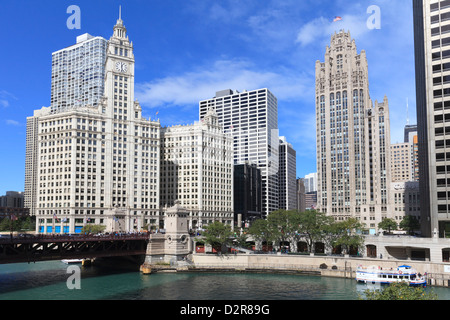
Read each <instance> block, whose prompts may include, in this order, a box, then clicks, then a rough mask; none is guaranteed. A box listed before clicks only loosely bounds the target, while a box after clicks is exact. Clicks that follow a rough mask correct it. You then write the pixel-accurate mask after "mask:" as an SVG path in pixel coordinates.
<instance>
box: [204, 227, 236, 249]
mask: <svg viewBox="0 0 450 320" xmlns="http://www.w3.org/2000/svg"><path fill="white" fill-rule="evenodd" d="M232 235H233V232H232V231H231V227H230V226H229V225H226V224H223V223H222V222H219V221H214V223H212V224H209V225H207V226H206V227H205V231H204V232H203V236H204V239H203V241H205V243H207V244H209V245H211V247H213V248H215V249H216V250H218V251H221V249H222V247H223V246H225V245H228V244H230V243H231V241H232V238H231V236H232Z"/></svg>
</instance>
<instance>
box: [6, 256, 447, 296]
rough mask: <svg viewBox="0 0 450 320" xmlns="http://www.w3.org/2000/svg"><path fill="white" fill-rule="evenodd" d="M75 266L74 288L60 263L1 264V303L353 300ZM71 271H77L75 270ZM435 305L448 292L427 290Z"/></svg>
mask: <svg viewBox="0 0 450 320" xmlns="http://www.w3.org/2000/svg"><path fill="white" fill-rule="evenodd" d="M77 266H79V268H80V269H79V270H80V271H81V272H80V279H79V280H80V281H79V284H80V286H79V289H76V288H73V287H72V288H71V286H70V281H71V277H72V276H73V274H72V272H71V271H70V270H71V268H70V267H72V266H68V265H66V264H64V263H62V262H61V261H48V262H38V263H30V264H27V263H19V264H4V265H0V300H358V299H359V295H360V294H362V293H363V291H364V289H366V288H367V287H365V285H362V284H357V283H356V281H355V280H354V279H342V278H330V277H320V276H305V275H283V274H267V273H264V274H259V273H221V274H219V273H193V272H186V273H156V274H151V275H143V274H142V273H140V272H139V266H138V265H133V264H119V263H111V264H103V265H95V264H94V265H92V266H81V265H77ZM75 268H76V267H75ZM426 290H432V291H433V292H435V293H436V294H437V295H438V297H439V299H440V300H449V299H450V289H449V288H443V287H428V288H427V289H426Z"/></svg>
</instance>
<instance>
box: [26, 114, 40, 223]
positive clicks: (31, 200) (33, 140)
mask: <svg viewBox="0 0 450 320" xmlns="http://www.w3.org/2000/svg"><path fill="white" fill-rule="evenodd" d="M37 137H38V118H37V117H27V135H26V147H25V190H24V207H25V208H28V209H29V212H30V214H31V215H33V216H34V215H35V214H36V202H37V198H36V191H37V189H36V186H37V175H38V141H37Z"/></svg>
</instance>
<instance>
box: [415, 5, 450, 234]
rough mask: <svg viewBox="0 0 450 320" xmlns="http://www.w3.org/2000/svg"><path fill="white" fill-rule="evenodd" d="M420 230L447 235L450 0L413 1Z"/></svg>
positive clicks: (449, 216) (449, 226) (449, 199)
mask: <svg viewBox="0 0 450 320" xmlns="http://www.w3.org/2000/svg"><path fill="white" fill-rule="evenodd" d="M413 8H414V42H415V58H416V104H417V133H418V149H419V175H420V178H419V182H420V197H421V198H420V209H421V220H422V234H423V235H425V236H434V235H436V236H437V235H439V237H448V236H449V235H450V191H448V190H449V188H450V139H448V138H449V136H448V135H450V1H448V0H445V1H442V0H441V1H439V0H413Z"/></svg>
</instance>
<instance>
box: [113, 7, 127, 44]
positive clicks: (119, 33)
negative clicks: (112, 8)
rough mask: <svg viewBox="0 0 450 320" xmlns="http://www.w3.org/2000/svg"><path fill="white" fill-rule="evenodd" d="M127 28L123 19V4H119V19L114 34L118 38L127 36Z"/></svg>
mask: <svg viewBox="0 0 450 320" xmlns="http://www.w3.org/2000/svg"><path fill="white" fill-rule="evenodd" d="M126 33H127V29H126V28H125V26H124V25H123V21H122V6H119V19H117V23H116V25H115V26H114V35H115V36H116V37H118V38H126Z"/></svg>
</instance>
